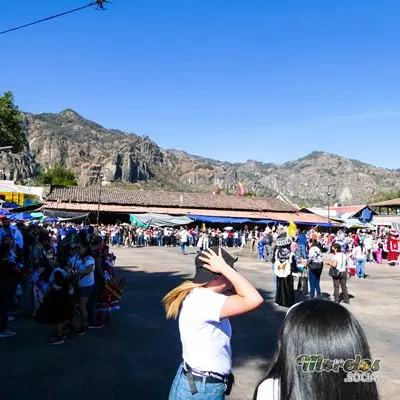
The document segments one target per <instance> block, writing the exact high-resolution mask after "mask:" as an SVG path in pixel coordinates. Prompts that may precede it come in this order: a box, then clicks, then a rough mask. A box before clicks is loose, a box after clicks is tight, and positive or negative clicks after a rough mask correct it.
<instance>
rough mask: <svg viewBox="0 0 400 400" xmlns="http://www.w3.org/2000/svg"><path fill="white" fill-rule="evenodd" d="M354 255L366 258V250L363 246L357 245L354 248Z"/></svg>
mask: <svg viewBox="0 0 400 400" xmlns="http://www.w3.org/2000/svg"><path fill="white" fill-rule="evenodd" d="M353 257H354V258H357V259H361V258H365V250H363V249H362V248H361V246H357V247H355V248H354V249H353Z"/></svg>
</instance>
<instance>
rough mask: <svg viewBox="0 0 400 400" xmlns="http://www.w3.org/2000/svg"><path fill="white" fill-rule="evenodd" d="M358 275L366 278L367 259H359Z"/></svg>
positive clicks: (357, 265)
mask: <svg viewBox="0 0 400 400" xmlns="http://www.w3.org/2000/svg"><path fill="white" fill-rule="evenodd" d="M356 274H357V276H358V277H359V278H364V276H365V258H357V260H356Z"/></svg>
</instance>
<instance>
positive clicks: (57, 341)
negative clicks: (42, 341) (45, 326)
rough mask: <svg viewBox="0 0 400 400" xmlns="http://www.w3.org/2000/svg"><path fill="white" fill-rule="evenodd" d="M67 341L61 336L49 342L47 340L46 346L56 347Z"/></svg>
mask: <svg viewBox="0 0 400 400" xmlns="http://www.w3.org/2000/svg"><path fill="white" fill-rule="evenodd" d="M64 341H65V336H60V337H52V338H50V339H49V340H47V342H46V344H48V345H50V346H54V345H57V344H63V343H64Z"/></svg>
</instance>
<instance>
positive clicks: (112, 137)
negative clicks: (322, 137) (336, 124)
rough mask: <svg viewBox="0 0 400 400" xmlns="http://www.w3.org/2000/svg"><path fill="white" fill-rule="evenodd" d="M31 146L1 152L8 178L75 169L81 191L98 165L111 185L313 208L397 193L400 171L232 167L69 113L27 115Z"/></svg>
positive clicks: (319, 165)
mask: <svg viewBox="0 0 400 400" xmlns="http://www.w3.org/2000/svg"><path fill="white" fill-rule="evenodd" d="M23 129H24V135H25V138H26V145H25V149H24V152H23V153H21V154H16V155H13V154H3V155H2V156H1V157H0V172H1V171H2V170H3V175H5V177H6V178H8V179H12V180H16V181H23V182H27V183H29V182H32V181H33V180H34V178H35V176H37V174H38V173H40V171H42V170H44V169H46V168H48V167H52V166H54V165H63V166H65V167H67V168H71V169H73V170H74V172H75V174H76V177H77V179H78V181H79V183H80V184H81V185H90V184H94V183H96V182H97V180H98V176H99V169H100V165H101V166H102V170H103V173H104V179H105V180H106V181H107V182H108V183H112V184H115V185H124V186H132V185H135V187H141V188H146V187H148V188H152V189H153V188H159V189H164V190H177V191H203V192H204V191H208V192H212V191H213V190H215V188H216V186H219V187H220V188H221V190H223V191H225V192H230V193H234V192H235V191H236V188H237V184H238V183H239V182H241V183H242V184H243V185H244V187H245V190H246V192H247V193H249V192H251V193H253V194H256V195H265V196H276V195H278V194H282V195H284V196H286V197H288V198H290V199H291V200H292V201H294V202H296V203H298V204H301V205H308V206H322V205H326V203H327V191H328V186H330V185H331V188H332V187H333V188H334V193H333V196H332V197H331V199H330V201H331V202H339V203H341V204H355V203H367V202H368V201H369V199H371V198H372V197H373V196H374V195H377V194H379V193H389V192H393V191H396V190H397V191H399V190H400V171H399V170H393V169H389V168H384V167H376V166H374V165H371V164H368V163H364V162H361V161H358V160H352V159H349V158H345V157H342V156H339V155H337V154H333V153H328V152H323V151H312V152H311V153H309V154H307V155H305V156H304V157H301V158H299V159H297V160H294V161H286V162H284V163H282V164H278V163H271V162H263V161H257V160H251V159H249V160H247V161H245V162H227V161H221V160H214V159H211V158H207V157H203V156H199V155H193V154H189V153H187V152H185V151H183V150H177V149H163V148H161V147H159V146H158V145H157V143H156V142H155V141H153V140H152V139H151V138H150V137H148V136H144V135H143V136H141V135H138V134H136V133H130V132H124V131H121V130H118V129H107V128H104V127H103V126H102V125H100V124H98V123H96V122H95V121H90V120H87V119H85V118H84V117H83V116H81V115H80V114H79V113H77V112H76V111H74V110H72V109H65V110H63V111H61V112H60V113H56V114H55V113H40V114H33V113H24V122H23Z"/></svg>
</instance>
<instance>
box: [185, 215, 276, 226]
mask: <svg viewBox="0 0 400 400" xmlns="http://www.w3.org/2000/svg"><path fill="white" fill-rule="evenodd" d="M187 217H189V218H191V219H194V220H195V221H201V222H208V223H211V224H245V223H250V224H253V223H255V224H271V223H274V222H275V221H271V220H269V219H257V220H253V219H248V218H231V217H213V216H205V215H192V214H187Z"/></svg>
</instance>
